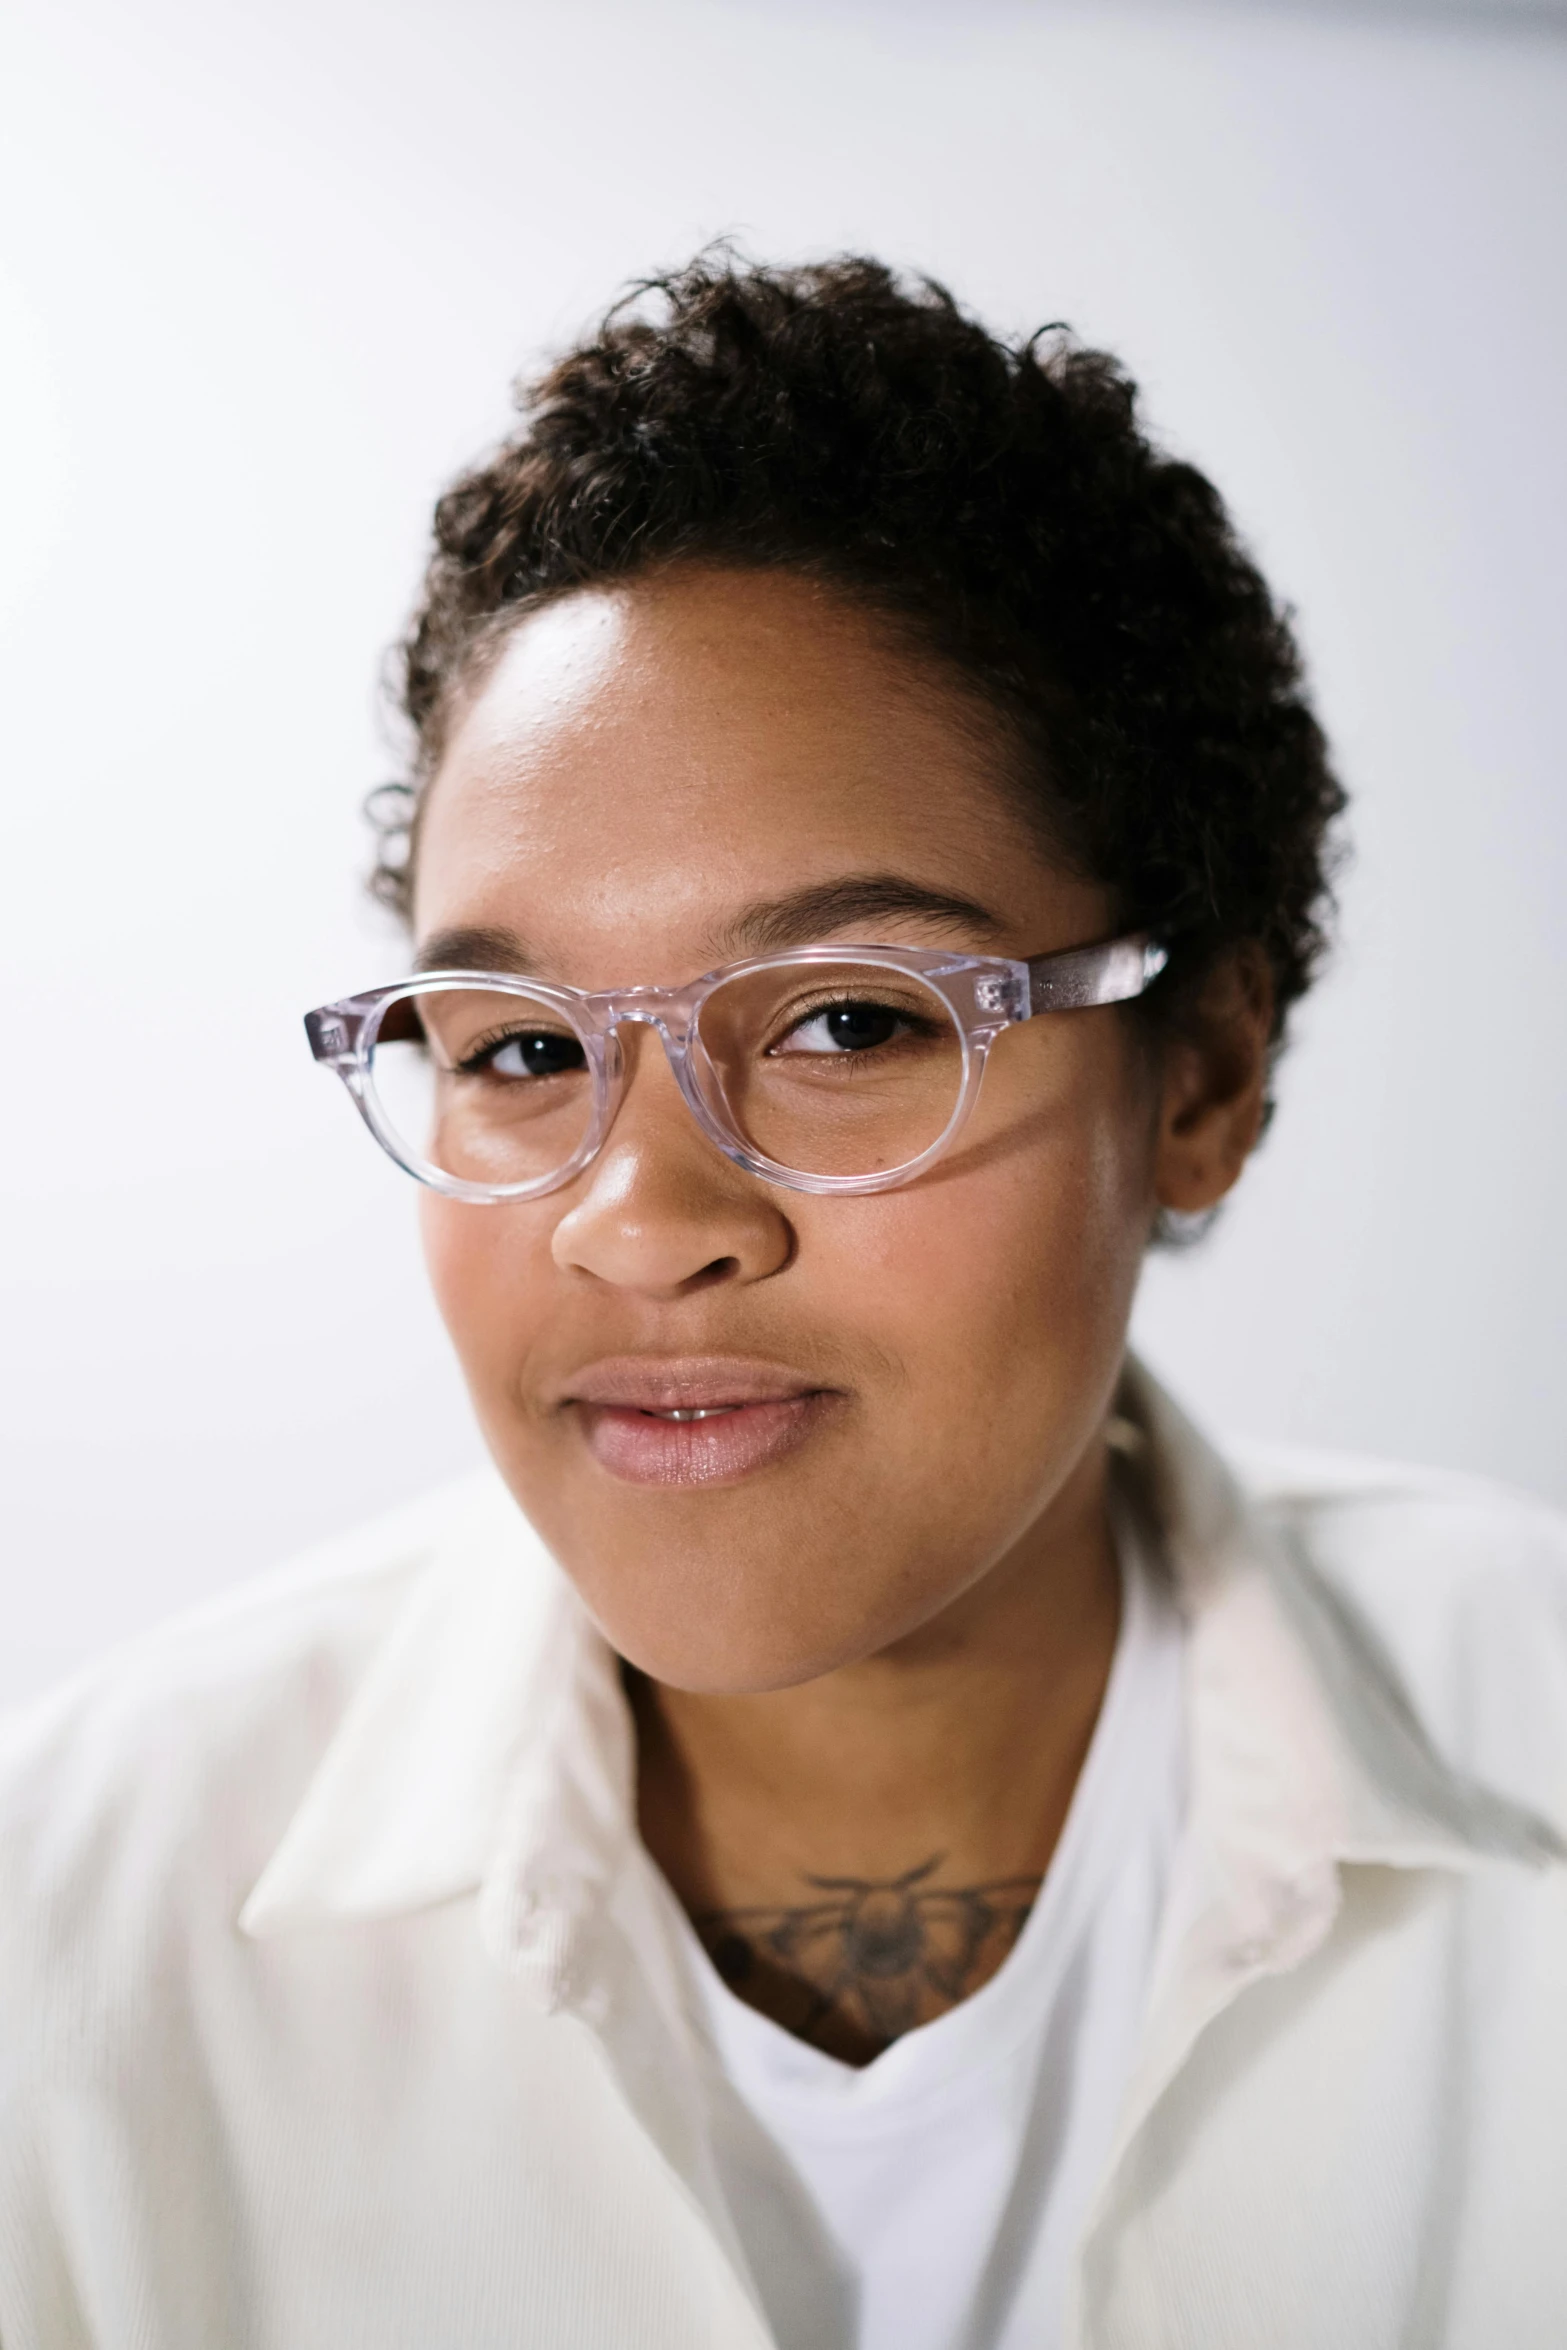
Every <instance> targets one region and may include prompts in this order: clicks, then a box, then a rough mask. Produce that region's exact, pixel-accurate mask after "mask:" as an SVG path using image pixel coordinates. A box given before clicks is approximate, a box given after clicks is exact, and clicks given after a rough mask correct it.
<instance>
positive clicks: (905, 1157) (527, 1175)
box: [370, 960, 963, 1188]
mask: <svg viewBox="0 0 1567 2350" xmlns="http://www.w3.org/2000/svg"><path fill="white" fill-rule="evenodd" d="M697 1046H698V1049H697V1051H696V1052H695V1054H694V1055H693V1069H694V1073H695V1075H696V1078H697V1082H698V1086H699V1088H700V1090H701V1091H702V1092H703V1094H704V1097H705V1098H706V1100H707V1102H708V1105H709V1107H710V1108H711V1109H712V1110H714V1112H715V1113H716V1114H717V1115H718V1116H719V1118H720V1119H722V1118H723V1117H724V1116H725V1115H726V1114H727V1120H728V1123H729V1125H730V1126H731V1127H732V1129H733V1130H734V1131H735V1133H736V1134H738V1136H739V1137H740V1139H741V1140H742V1142H744V1143H745V1144H747V1145H748V1146H749V1147H750V1148H751V1149H752V1150H754V1151H755V1152H756V1154H757V1155H758V1156H759V1157H761V1158H764V1159H768V1160H771V1161H772V1162H773V1164H774V1165H776V1166H779V1167H784V1168H787V1169H789V1170H790V1171H791V1172H792V1173H795V1174H800V1175H825V1176H833V1175H836V1176H855V1175H871V1174H879V1173H884V1172H887V1171H889V1170H891V1169H894V1168H898V1167H903V1166H907V1165H908V1164H909V1162H910V1161H911V1160H913V1159H917V1158H919V1157H920V1156H921V1154H922V1153H923V1152H925V1151H926V1150H928V1149H929V1148H930V1146H931V1145H932V1144H933V1143H934V1142H937V1141H939V1140H940V1138H941V1136H942V1134H943V1133H944V1132H945V1131H946V1128H947V1125H948V1123H949V1122H950V1120H951V1118H952V1115H953V1112H954V1111H955V1110H956V1108H957V1106H958V1099H959V1095H960V1093H961V1090H962V1083H963V1038H962V1035H961V1033H960V1031H959V1029H958V1026H957V1023H956V1021H955V1020H954V1018H953V1015H952V1013H951V1011H950V1010H949V1008H948V1006H947V1004H946V1003H945V1002H944V1001H943V999H942V998H941V997H940V996H939V995H938V994H937V993H936V992H935V990H934V989H933V988H931V987H928V986H927V985H926V984H925V982H924V981H923V980H921V979H919V978H917V977H916V976H915V975H913V974H912V973H905V972H901V971H896V970H889V969H886V968H884V967H883V966H882V965H880V964H875V963H858V962H854V961H852V960H845V961H844V962H842V963H826V964H824V963H812V964H808V965H805V964H796V965H793V966H789V965H781V966H773V965H770V966H768V967H766V968H764V969H762V970H759V971H754V972H749V973H746V974H743V975H742V976H740V977H737V978H735V979H731V980H726V981H725V982H724V983H723V984H722V985H721V986H719V987H717V988H715V989H714V991H713V993H712V994H711V995H710V996H709V997H708V998H707V999H706V1001H705V1003H704V1004H703V1006H702V1010H701V1013H700V1016H699V1020H698V1032H697ZM370 1083H371V1087H372V1090H373V1092H374V1094H375V1097H376V1102H377V1106H378V1108H379V1112H380V1116H381V1119H382V1122H383V1124H384V1125H385V1126H386V1127H387V1128H388V1130H389V1131H390V1132H391V1133H392V1135H393V1136H394V1137H395V1138H396V1140H397V1141H398V1143H399V1144H400V1146H401V1147H402V1149H403V1151H404V1153H405V1155H407V1156H409V1157H412V1158H414V1159H418V1160H423V1161H424V1162H425V1163H426V1164H427V1165H431V1166H433V1167H435V1168H437V1169H438V1170H439V1171H440V1172H441V1173H442V1174H445V1175H448V1176H455V1177H456V1178H457V1179H458V1180H460V1181H462V1182H465V1183H478V1184H484V1185H492V1186H495V1187H498V1188H507V1187H510V1186H512V1185H522V1184H531V1183H537V1182H541V1181H543V1180H545V1179H547V1178H548V1177H549V1176H551V1175H553V1174H556V1173H558V1172H559V1171H560V1170H561V1169H562V1168H563V1167H565V1166H566V1165H567V1164H568V1162H569V1161H570V1160H571V1159H572V1158H573V1156H574V1155H575V1153H576V1152H577V1151H578V1150H579V1149H580V1147H581V1145H582V1143H583V1141H584V1139H585V1138H586V1136H587V1133H588V1130H589V1127H590V1126H591V1123H592V1119H593V1112H594V1097H593V1078H592V1072H591V1068H590V1065H589V1061H588V1056H587V1052H586V1050H585V1048H584V1045H583V1042H582V1039H581V1037H580V1036H579V1034H578V1033H577V1031H576V1029H575V1028H574V1027H573V1025H572V1023H571V1021H570V1020H569V1018H567V1017H566V1016H565V1015H564V1014H563V1013H562V1012H561V1010H560V1008H559V1007H558V1006H555V1005H552V1004H548V1003H545V1002H543V1001H536V1000H534V999H533V998H531V997H527V996H522V995H518V994H516V993H513V992H510V991H506V992H502V991H501V990H499V989H495V990H491V989H487V988H450V987H447V988H431V989H413V990H411V991H410V992H409V994H408V995H406V996H403V997H399V998H398V999H397V1000H396V1001H395V1002H394V1003H393V1004H392V1005H391V1006H390V1008H389V1010H388V1012H387V1014H386V1016H385V1017H384V1019H383V1021H382V1025H381V1030H380V1034H379V1036H378V1038H377V1040H376V1044H375V1048H374V1052H373V1055H372V1060H371V1068H370Z"/></svg>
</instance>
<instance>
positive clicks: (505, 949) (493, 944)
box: [414, 873, 1005, 976]
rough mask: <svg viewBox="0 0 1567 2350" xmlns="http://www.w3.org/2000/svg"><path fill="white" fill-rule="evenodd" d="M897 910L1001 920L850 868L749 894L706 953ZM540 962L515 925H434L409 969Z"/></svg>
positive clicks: (910, 884) (992, 925)
mask: <svg viewBox="0 0 1567 2350" xmlns="http://www.w3.org/2000/svg"><path fill="white" fill-rule="evenodd" d="M899 916H907V917H912V918H914V919H916V920H918V921H921V922H936V923H940V924H941V925H943V927H945V928H947V929H951V930H961V931H963V932H965V933H966V934H967V935H968V936H970V937H972V936H974V935H975V934H976V933H977V934H978V935H979V936H980V937H981V938H987V939H988V938H995V937H998V936H999V935H1000V933H1001V932H1002V931H1003V929H1004V928H1005V924H1004V923H1003V922H1002V920H1001V918H1000V916H999V915H997V914H995V913H993V912H992V911H991V909H990V908H989V907H988V906H982V905H980V904H978V903H977V901H976V900H975V899H973V898H965V897H960V896H958V895H957V894H956V893H955V892H953V891H951V890H940V889H927V888H925V886H924V885H923V883H921V882H917V881H909V880H907V879H905V877H904V876H903V875H902V874H899V873H851V874H846V875H844V876H843V877H842V878H841V879H839V880H837V881H819V882H813V883H812V884H811V885H810V886H809V887H807V888H805V889H796V890H790V891H789V892H788V893H787V894H786V895H785V896H783V897H776V898H757V899H753V901H752V902H751V904H750V905H748V906H745V907H742V909H741V911H740V912H739V913H738V914H736V915H734V916H733V917H732V918H731V919H730V920H729V921H727V922H725V923H724V924H723V925H722V926H721V927H720V929H719V930H718V932H717V933H716V937H715V941H714V946H713V952H712V960H713V961H714V962H715V963H718V962H724V961H727V960H728V959H729V958H730V957H731V956H738V955H765V954H769V953H771V952H772V951H773V950H774V949H776V948H780V947H792V946H803V945H809V943H810V941H811V940H812V939H816V938H822V937H831V936H832V935H833V934H834V933H835V932H837V931H841V930H846V929H848V928H849V927H850V926H851V925H852V924H853V923H856V922H885V921H887V920H888V919H889V917H890V918H891V919H893V920H896V919H897V918H898V917H899ZM539 968H540V965H539V961H538V958H537V957H536V955H535V954H534V952H533V950H532V948H530V947H529V945H528V943H527V941H526V940H525V939H523V938H522V937H521V936H520V935H519V934H518V933H517V932H516V931H514V930H498V929H490V928H484V927H476V926H469V925H460V926H458V927H457V928H455V929H450V930H437V931H433V932H432V933H431V935H430V936H429V937H428V938H427V939H426V940H425V942H424V944H423V945H422V946H421V947H420V949H419V952H418V953H417V954H416V955H415V957H414V969H415V970H416V971H496V972H508V973H511V974H513V975H514V976H515V975H517V974H519V973H530V972H532V973H536V972H537V971H538V970H539Z"/></svg>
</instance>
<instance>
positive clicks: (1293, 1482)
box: [1226, 1444, 1567, 1827]
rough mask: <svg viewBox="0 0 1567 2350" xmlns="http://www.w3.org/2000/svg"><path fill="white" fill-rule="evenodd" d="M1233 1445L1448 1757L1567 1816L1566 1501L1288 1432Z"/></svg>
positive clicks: (1233, 1460)
mask: <svg viewBox="0 0 1567 2350" xmlns="http://www.w3.org/2000/svg"><path fill="white" fill-rule="evenodd" d="M1226 1453H1227V1457H1228V1459H1229V1461H1230V1464H1231V1466H1232V1468H1233V1469H1234V1471H1235V1472H1236V1474H1237V1475H1238V1477H1239V1479H1240V1482H1241V1484H1242V1486H1243V1488H1244V1490H1245V1491H1246V1493H1247V1495H1248V1497H1249V1499H1250V1501H1251V1503H1252V1505H1253V1507H1254V1508H1256V1509H1257V1510H1258V1511H1259V1513H1260V1514H1261V1516H1262V1517H1263V1519H1264V1520H1265V1521H1267V1522H1269V1523H1271V1524H1272V1525H1273V1526H1274V1527H1275V1529H1277V1530H1279V1531H1281V1532H1283V1533H1285V1534H1286V1535H1287V1536H1288V1538H1289V1540H1290V1541H1291V1544H1292V1546H1293V1547H1294V1550H1295V1553H1296V1556H1297V1558H1300V1559H1303V1561H1304V1562H1305V1563H1306V1564H1307V1565H1308V1566H1309V1567H1310V1568H1311V1569H1312V1570H1313V1571H1314V1572H1315V1573H1316V1574H1317V1575H1318V1576H1320V1577H1321V1578H1322V1579H1323V1581H1325V1582H1326V1584H1327V1585H1328V1586H1329V1587H1330V1589H1331V1590H1332V1591H1333V1593H1334V1594H1335V1595H1336V1598H1337V1600H1338V1602H1339V1603H1340V1604H1341V1605H1342V1607H1343V1608H1344V1609H1345V1610H1346V1611H1347V1614H1348V1615H1349V1616H1350V1617H1351V1618H1352V1619H1353V1620H1354V1622H1355V1623H1356V1624H1357V1625H1358V1626H1359V1627H1360V1629H1361V1631H1362V1632H1363V1633H1364V1634H1365V1635H1367V1636H1368V1637H1369V1638H1370V1639H1371V1640H1372V1641H1373V1642H1374V1644H1375V1648H1376V1650H1377V1651H1378V1652H1380V1655H1381V1657H1382V1659H1383V1660H1384V1663H1385V1664H1386V1666H1387V1667H1389V1668H1390V1669H1391V1670H1392V1672H1393V1673H1394V1674H1395V1676H1396V1678H1397V1680H1398V1682H1399V1683H1400V1685H1401V1686H1402V1689H1403V1691H1404V1693H1405V1695H1406V1696H1407V1698H1408V1700H1409V1701H1410V1703H1411V1704H1412V1706H1413V1707H1414V1710H1415V1711H1416V1713H1417V1714H1418V1715H1419V1717H1420V1719H1421V1721H1422V1722H1423V1723H1424V1725H1425V1727H1426V1729H1427V1731H1428V1733H1429V1734H1430V1736H1431V1737H1432V1738H1433V1740H1434V1741H1435V1743H1436V1745H1437V1746H1438V1747H1439V1749H1440V1750H1441V1751H1442V1753H1443V1754H1444V1755H1445V1756H1446V1758H1447V1759H1448V1760H1449V1761H1450V1762H1451V1763H1454V1764H1456V1765H1458V1766H1460V1767H1462V1768H1463V1769H1465V1770H1467V1771H1469V1772H1472V1773H1473V1774H1475V1775H1476V1776H1477V1777H1480V1778H1483V1779H1485V1780H1486V1781H1488V1782H1489V1783H1490V1784H1491V1785H1492V1786H1495V1787H1497V1788H1498V1789H1500V1790H1502V1791H1505V1792H1507V1793H1511V1794H1513V1795H1516V1796H1517V1797H1519V1798H1520V1799H1522V1800H1524V1801H1528V1802H1531V1803H1533V1804H1535V1805H1538V1806H1539V1807H1540V1808H1542V1809H1543V1810H1545V1811H1546V1812H1547V1813H1548V1815H1549V1816H1550V1817H1552V1818H1553V1819H1554V1820H1556V1821H1557V1823H1558V1824H1559V1825H1562V1826H1564V1827H1567V1514H1564V1513H1563V1512H1562V1511H1561V1510H1560V1509H1558V1508H1556V1507H1554V1506H1553V1505H1552V1504H1551V1503H1549V1502H1548V1501H1545V1500H1542V1499H1540V1498H1538V1497H1536V1496H1534V1495H1530V1494H1526V1493H1520V1492H1517V1491H1514V1490H1512V1489H1511V1488H1509V1487H1507V1486H1505V1485H1501V1484H1497V1483H1493V1482H1491V1481H1490V1480H1488V1479H1485V1478H1482V1477H1476V1476H1470V1475H1466V1474H1463V1473H1460V1472H1456V1471H1451V1470H1445V1469H1436V1468H1426V1467H1419V1466H1414V1465H1411V1464H1406V1463H1400V1462H1390V1461H1383V1460H1377V1459H1372V1458H1362V1457H1359V1456H1355V1455H1349V1454H1339V1453H1328V1452H1312V1451H1303V1450H1296V1449H1293V1448H1284V1447H1279V1446H1259V1445H1248V1444H1236V1445H1233V1446H1228V1447H1226Z"/></svg>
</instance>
